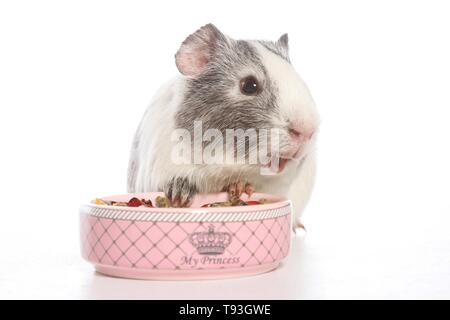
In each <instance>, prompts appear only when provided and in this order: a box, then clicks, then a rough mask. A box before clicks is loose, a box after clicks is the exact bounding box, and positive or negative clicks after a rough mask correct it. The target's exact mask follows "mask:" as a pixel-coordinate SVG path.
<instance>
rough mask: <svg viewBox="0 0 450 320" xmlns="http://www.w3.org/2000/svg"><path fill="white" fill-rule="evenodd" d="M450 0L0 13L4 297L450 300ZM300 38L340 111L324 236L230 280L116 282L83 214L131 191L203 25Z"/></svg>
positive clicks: (44, 6) (297, 48)
mask: <svg viewBox="0 0 450 320" xmlns="http://www.w3.org/2000/svg"><path fill="white" fill-rule="evenodd" d="M449 16H450V5H449V4H448V2H446V1H428V0H427V1H380V0H378V1H320V0H314V1H282V0H277V1H273V0H272V1H266V2H265V1H261V0H260V1H250V0H247V1H230V0H228V1H179V2H174V1H169V0H165V1H159V2H157V1H121V2H118V1H70V2H69V1H28V2H26V1H3V2H1V3H0V140H1V157H0V162H1V165H0V188H1V189H0V191H1V198H2V203H1V211H0V212H1V217H0V219H1V220H0V297H1V298H62V299H67V298H142V299H151V298H223V299H228V298H238V299H240V298H247V299H252V298H255V299H259V298H269V299H270V298H274V299H277V298H391V299H395V298H450V218H449V215H450V182H449V181H450V169H449V167H450V151H449V149H450V148H449V141H448V138H449V137H450V126H449V120H450V92H449V91H450V90H449V89H450V86H449V85H450V41H449V39H450V36H449V30H450V19H449ZM208 22H213V23H214V24H216V25H217V26H218V27H219V28H220V29H221V30H222V31H223V32H225V33H227V34H228V35H230V36H232V37H234V38H244V39H245V38H264V39H274V40H275V39H277V38H278V37H279V36H280V35H281V34H282V33H284V32H288V33H289V36H290V47H291V60H292V62H293V64H294V65H295V66H296V68H297V70H298V71H299V73H300V74H301V76H302V77H303V78H304V80H305V81H306V83H307V84H308V85H309V87H310V89H311V91H312V94H313V96H314V98H315V100H316V103H317V105H318V107H319V109H320V113H321V116H322V127H321V133H320V139H319V173H318V180H317V184H316V188H315V190H314V194H313V198H312V200H311V202H310V204H309V206H308V208H307V210H306V212H305V215H304V217H305V224H306V226H307V228H308V234H307V236H306V238H304V239H300V238H297V239H295V240H294V246H293V248H292V252H291V256H290V257H289V258H288V260H287V261H286V262H285V263H284V265H283V267H282V268H281V269H279V270H277V271H275V272H271V273H268V274H264V275H261V276H255V277H249V278H243V279H236V280H221V281H201V282H153V281H135V280H123V279H114V278H108V277H104V276H101V275H98V274H95V273H94V272H93V268H92V266H90V265H89V264H88V263H86V262H84V261H82V260H81V258H80V255H79V248H78V217H77V210H78V206H79V204H80V203H82V202H86V201H89V200H90V199H92V198H94V197H97V196H104V195H109V194H117V193H122V192H124V191H125V182H126V168H127V161H128V151H129V148H130V144H131V139H132V136H133V134H134V130H135V128H136V126H137V124H138V122H139V120H140V118H141V116H142V114H143V112H144V110H145V108H146V106H147V104H148V102H149V100H150V99H151V97H152V95H153V93H154V91H155V90H156V89H157V88H158V87H159V86H160V84H162V83H163V82H164V81H165V80H167V79H169V78H171V77H172V76H173V75H174V74H176V72H177V70H176V67H175V64H174V58H173V56H174V53H175V52H176V51H177V49H178V46H179V44H180V43H181V41H183V40H184V38H185V37H186V36H187V35H188V34H189V33H191V32H193V31H195V30H196V29H197V28H198V27H200V26H201V25H203V24H205V23H208Z"/></svg>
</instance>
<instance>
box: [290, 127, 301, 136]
mask: <svg viewBox="0 0 450 320" xmlns="http://www.w3.org/2000/svg"><path fill="white" fill-rule="evenodd" d="M288 131H289V134H290V135H292V136H294V137H300V136H301V135H302V134H301V133H300V131H298V130H297V129H294V128H289V130H288Z"/></svg>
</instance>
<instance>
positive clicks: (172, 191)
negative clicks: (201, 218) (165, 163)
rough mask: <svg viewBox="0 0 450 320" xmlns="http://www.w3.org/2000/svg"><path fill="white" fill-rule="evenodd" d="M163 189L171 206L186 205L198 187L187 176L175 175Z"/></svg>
mask: <svg viewBox="0 0 450 320" xmlns="http://www.w3.org/2000/svg"><path fill="white" fill-rule="evenodd" d="M163 191H164V192H165V193H166V195H167V197H168V198H169V200H170V203H171V205H172V207H187V206H189V204H190V203H191V201H192V198H193V196H194V195H195V194H196V193H197V192H198V189H197V186H196V185H195V184H193V183H191V182H190V181H189V179H188V178H183V177H177V178H173V179H172V180H170V181H169V183H167V184H166V186H165V187H164V190H163Z"/></svg>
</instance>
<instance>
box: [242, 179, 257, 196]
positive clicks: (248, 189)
mask: <svg viewBox="0 0 450 320" xmlns="http://www.w3.org/2000/svg"><path fill="white" fill-rule="evenodd" d="M244 192H245V193H246V194H247V195H248V197H249V198H250V197H251V196H252V194H253V193H254V192H255V187H254V186H253V184H251V183H250V182H247V183H246V184H245V187H244Z"/></svg>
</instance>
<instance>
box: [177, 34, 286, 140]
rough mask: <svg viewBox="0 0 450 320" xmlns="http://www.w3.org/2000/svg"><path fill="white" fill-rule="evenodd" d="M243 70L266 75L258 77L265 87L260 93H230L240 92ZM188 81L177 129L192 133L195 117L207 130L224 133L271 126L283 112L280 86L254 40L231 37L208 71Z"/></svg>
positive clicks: (220, 46)
mask: <svg viewBox="0 0 450 320" xmlns="http://www.w3.org/2000/svg"><path fill="white" fill-rule="evenodd" d="M243 69H248V70H255V74H262V75H264V76H263V77H264V79H258V80H259V81H260V85H261V86H262V90H261V92H260V93H259V94H257V95H255V96H251V97H250V96H245V95H243V94H238V95H236V96H232V95H230V92H236V91H239V90H238V89H236V88H239V82H240V80H241V78H240V77H241V76H242V75H241V70H243ZM250 75H252V74H249V76H250ZM186 81H187V85H186V88H187V89H186V93H185V99H184V102H183V104H182V105H181V106H180V109H179V110H178V112H177V114H176V116H175V124H176V127H177V128H185V129H188V130H190V131H191V132H192V130H193V123H194V120H201V121H202V122H203V130H206V129H209V128H215V129H219V130H220V131H221V132H222V133H224V132H225V130H226V129H243V130H247V129H250V128H255V129H262V128H264V129H268V128H271V127H272V124H271V119H272V118H273V117H274V116H276V115H277V114H278V113H279V110H278V109H279V108H278V105H277V98H276V97H277V96H278V88H277V86H276V84H275V83H274V82H273V81H272V80H271V79H270V77H269V75H268V73H267V70H266V68H265V67H264V65H263V63H262V61H261V58H260V56H259V54H258V52H257V50H256V48H255V47H254V46H253V45H252V44H251V43H250V42H247V41H242V40H238V41H235V40H231V41H230V40H229V41H227V42H226V43H221V44H219V45H218V46H217V48H216V51H215V54H214V56H213V58H212V61H211V62H210V63H209V64H208V67H207V69H206V70H205V72H203V73H202V74H200V75H198V76H197V77H193V78H188V79H187V80H186Z"/></svg>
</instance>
